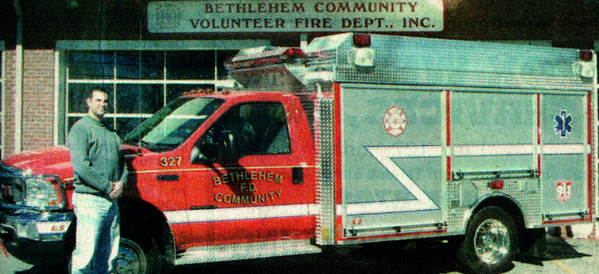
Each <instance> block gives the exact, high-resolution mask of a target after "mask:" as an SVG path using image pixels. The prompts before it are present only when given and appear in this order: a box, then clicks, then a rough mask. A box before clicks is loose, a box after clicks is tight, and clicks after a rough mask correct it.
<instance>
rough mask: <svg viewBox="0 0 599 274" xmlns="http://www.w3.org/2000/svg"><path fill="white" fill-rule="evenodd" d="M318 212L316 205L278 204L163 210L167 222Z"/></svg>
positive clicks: (236, 219)
mask: <svg viewBox="0 0 599 274" xmlns="http://www.w3.org/2000/svg"><path fill="white" fill-rule="evenodd" d="M318 213H319V210H318V207H317V205H313V204H300V205H280V206H254V207H238V208H218V209H198V210H177V211H165V212H164V215H165V216H166V218H167V221H168V223H169V224H180V223H188V222H189V223H200V222H219V221H238V220H253V219H269V218H284V217H302V216H311V215H316V214H318Z"/></svg>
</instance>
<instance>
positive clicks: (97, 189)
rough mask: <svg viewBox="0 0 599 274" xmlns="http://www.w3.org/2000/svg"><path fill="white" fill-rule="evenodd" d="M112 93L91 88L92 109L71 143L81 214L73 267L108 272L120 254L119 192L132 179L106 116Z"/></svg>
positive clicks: (77, 126)
mask: <svg viewBox="0 0 599 274" xmlns="http://www.w3.org/2000/svg"><path fill="white" fill-rule="evenodd" d="M107 100H108V95H107V94H106V92H105V91H103V90H100V89H93V90H91V91H90V92H89V93H88V96H87V99H86V102H87V106H88V112H87V115H86V116H85V117H83V118H81V119H80V120H79V121H77V122H76V123H75V124H74V125H73V127H72V128H71V130H70V132H69V134H68V137H67V145H68V146H69V149H70V151H71V163H72V164H73V168H74V173H75V191H74V194H73V205H74V207H75V215H76V217H77V233H76V246H75V251H73V257H72V265H71V269H72V273H109V272H111V271H112V261H113V260H114V258H115V257H116V255H117V254H118V246H119V240H120V219H119V218H120V217H119V208H118V204H117V201H116V200H117V198H118V197H119V196H120V195H121V194H122V192H123V187H124V184H125V183H126V180H127V175H128V172H127V167H126V165H125V163H124V160H123V155H122V152H121V149H120V145H121V140H120V138H119V137H118V135H117V134H116V133H115V132H114V131H112V130H110V129H108V128H107V127H106V125H105V123H104V121H103V118H104V114H105V113H106V108H107V106H108V101H107Z"/></svg>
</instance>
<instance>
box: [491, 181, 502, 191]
mask: <svg viewBox="0 0 599 274" xmlns="http://www.w3.org/2000/svg"><path fill="white" fill-rule="evenodd" d="M489 187H490V188H491V189H503V181H501V180H498V181H491V183H490V184H489Z"/></svg>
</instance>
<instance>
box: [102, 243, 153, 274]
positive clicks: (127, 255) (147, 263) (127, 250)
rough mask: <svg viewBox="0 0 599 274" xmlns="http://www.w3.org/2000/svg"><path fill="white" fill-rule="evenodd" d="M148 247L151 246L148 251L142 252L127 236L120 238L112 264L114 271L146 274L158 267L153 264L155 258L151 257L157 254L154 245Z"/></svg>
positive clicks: (120, 273) (121, 273)
mask: <svg viewBox="0 0 599 274" xmlns="http://www.w3.org/2000/svg"><path fill="white" fill-rule="evenodd" d="M149 248H151V250H149V252H144V250H143V249H142V248H141V246H140V245H139V244H137V243H136V242H134V241H132V240H129V239H127V238H121V241H120V244H119V254H118V255H117V257H116V259H115V260H114V262H113V265H112V266H113V269H114V273H117V274H124V273H129V274H131V273H132V274H146V273H151V272H152V270H155V269H158V268H159V267H156V266H154V265H153V263H154V262H155V260H153V259H152V258H155V257H157V256H158V255H157V249H156V245H153V246H151V247H149ZM153 266H154V267H153Z"/></svg>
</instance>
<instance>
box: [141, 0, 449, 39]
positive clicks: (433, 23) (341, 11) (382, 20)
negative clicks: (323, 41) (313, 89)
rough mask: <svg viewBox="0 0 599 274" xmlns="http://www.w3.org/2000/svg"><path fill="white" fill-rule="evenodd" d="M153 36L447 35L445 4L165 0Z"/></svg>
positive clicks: (151, 21) (153, 12) (151, 18)
mask: <svg viewBox="0 0 599 274" xmlns="http://www.w3.org/2000/svg"><path fill="white" fill-rule="evenodd" d="M148 29H149V30H150V32H152V33H195V32H197V33H219V32H353V31H357V32H411V31H418V32H422V31H427V32H428V31H442V30H443V0H412V1H389V0H387V1H384V0H370V1H347V0H345V1H344V0H340V1H325V0H303V1H302V0H279V1H277V0H266V1H264V0H263V1H247V0H245V1H243V0H238V1H218V0H217V1H163V2H150V3H149V4H148Z"/></svg>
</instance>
